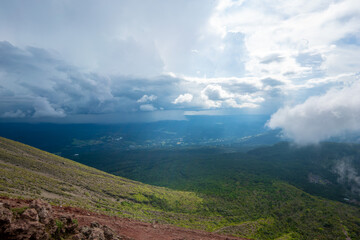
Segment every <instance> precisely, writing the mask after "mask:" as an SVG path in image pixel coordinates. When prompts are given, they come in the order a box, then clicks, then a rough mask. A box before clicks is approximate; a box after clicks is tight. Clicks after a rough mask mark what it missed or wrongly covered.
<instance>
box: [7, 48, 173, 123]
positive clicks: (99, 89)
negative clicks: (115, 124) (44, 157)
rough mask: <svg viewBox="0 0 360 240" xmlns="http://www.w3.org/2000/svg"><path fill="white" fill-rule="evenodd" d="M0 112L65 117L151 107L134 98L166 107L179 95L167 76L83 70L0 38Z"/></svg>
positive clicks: (15, 115) (17, 116)
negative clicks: (150, 97)
mask: <svg viewBox="0 0 360 240" xmlns="http://www.w3.org/2000/svg"><path fill="white" fill-rule="evenodd" d="M0 56H1V58H0V99H1V104H0V114H1V116H2V117H4V118H26V117H28V118H40V117H65V116H68V115H77V114H111V113H119V112H136V111H138V110H141V109H146V110H148V109H150V106H147V107H144V106H141V104H140V103H139V102H137V100H138V99H140V98H141V97H143V96H144V95H154V96H156V99H154V101H153V102H152V105H151V106H152V109H154V110H155V109H163V108H168V107H170V105H171V101H172V100H173V98H176V97H177V95H178V94H179V93H178V91H179V90H176V89H179V88H178V87H177V85H178V84H179V82H180V81H179V80H178V79H176V78H172V77H170V76H160V77H157V78H151V79H146V78H134V77H125V76H112V77H107V76H100V75H99V74H95V73H87V72H82V71H81V70H79V69H77V68H76V67H73V66H70V65H68V64H66V63H65V62H64V61H62V60H60V59H59V57H58V56H57V55H55V54H52V53H50V52H48V51H46V50H44V49H39V48H26V49H24V50H23V49H20V48H17V47H15V46H13V45H12V44H10V43H9V42H0Z"/></svg>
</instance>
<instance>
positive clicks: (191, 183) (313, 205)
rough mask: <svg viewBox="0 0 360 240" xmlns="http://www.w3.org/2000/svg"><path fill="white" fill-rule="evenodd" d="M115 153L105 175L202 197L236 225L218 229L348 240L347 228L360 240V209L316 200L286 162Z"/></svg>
mask: <svg viewBox="0 0 360 240" xmlns="http://www.w3.org/2000/svg"><path fill="white" fill-rule="evenodd" d="M113 155H114V156H113V157H114V158H113V159H114V160H112V162H108V163H106V162H104V163H103V166H104V169H105V170H106V171H109V172H112V173H114V174H118V175H122V176H126V177H129V178H132V179H136V180H138V181H142V182H146V183H149V184H154V185H158V186H166V187H170V188H172V189H178V190H186V191H193V192H197V193H199V194H203V196H204V199H205V201H204V203H203V205H204V207H205V208H207V209H208V211H209V212H212V213H213V212H216V213H218V214H220V215H221V216H223V217H224V220H223V221H224V222H225V224H224V225H231V227H226V228H222V229H221V228H220V226H218V227H219V229H217V230H218V231H222V232H233V233H239V234H240V233H241V232H242V233H247V235H246V236H248V237H254V238H258V239H276V238H278V237H281V236H286V235H287V233H290V235H292V236H296V237H297V238H300V239H345V238H346V237H345V234H344V230H345V229H347V231H348V234H349V235H350V236H352V239H359V236H360V212H359V208H358V207H353V206H349V205H347V204H343V203H340V202H336V201H330V200H327V199H323V198H319V197H315V196H312V195H310V194H308V193H306V192H304V191H301V190H300V189H298V188H296V187H294V186H292V185H290V184H288V183H286V182H284V180H282V179H285V177H283V175H284V174H285V175H284V176H288V175H286V174H287V173H286V172H285V171H286V169H283V168H282V167H280V166H281V165H282V164H283V163H282V162H276V164H279V166H277V165H275V166H274V164H273V163H271V162H269V161H267V160H259V159H257V158H255V157H252V156H251V155H248V154H245V153H231V154H217V153H216V152H213V151H212V150H211V149H210V150H205V149H204V150H196V151H192V150H189V151H132V152H128V153H125V152H124V153H122V155H118V154H115V153H114V154H113ZM116 156H117V158H118V159H116ZM119 156H121V157H119ZM268 159H269V158H268ZM106 166H109V167H108V168H106ZM110 166H112V168H110ZM276 166H277V167H276ZM299 167H300V166H297V168H298V169H299V170H300V168H299ZM289 174H290V175H291V173H289ZM305 176H307V175H305ZM287 236H289V235H287Z"/></svg>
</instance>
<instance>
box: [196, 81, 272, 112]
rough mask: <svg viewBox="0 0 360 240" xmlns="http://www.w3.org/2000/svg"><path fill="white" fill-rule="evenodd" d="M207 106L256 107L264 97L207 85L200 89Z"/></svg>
mask: <svg viewBox="0 0 360 240" xmlns="http://www.w3.org/2000/svg"><path fill="white" fill-rule="evenodd" d="M201 97H202V98H203V99H204V101H205V105H206V106H207V107H208V108H220V107H223V108H256V107H258V106H259V103H261V102H263V101H264V100H265V99H264V98H262V97H260V96H256V94H238V93H232V92H229V91H227V90H225V89H223V87H222V86H220V85H211V84H210V85H208V86H206V87H205V88H204V89H203V90H202V91H201Z"/></svg>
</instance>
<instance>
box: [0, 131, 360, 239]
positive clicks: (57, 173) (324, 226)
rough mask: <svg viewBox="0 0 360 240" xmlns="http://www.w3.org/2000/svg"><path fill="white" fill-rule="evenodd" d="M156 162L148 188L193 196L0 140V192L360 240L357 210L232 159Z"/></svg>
mask: <svg viewBox="0 0 360 240" xmlns="http://www.w3.org/2000/svg"><path fill="white" fill-rule="evenodd" d="M191 155H192V154H191V153H190V155H189V156H191ZM240 158H241V156H240ZM163 159H164V160H163V161H162V162H161V163H159V164H158V166H156V167H155V166H146V167H147V172H148V173H149V174H148V175H149V176H150V177H151V178H152V181H149V182H154V183H156V184H159V185H163V186H165V185H169V186H171V187H172V188H177V189H183V190H189V191H194V192H197V193H193V192H184V191H174V190H169V189H166V188H161V187H153V186H149V185H146V184H142V183H139V182H135V181H131V180H128V179H124V178H121V177H116V176H113V175H110V174H107V173H104V172H101V171H98V170H95V169H93V168H90V167H86V166H84V165H81V164H78V163H75V162H73V161H70V160H67V159H64V158H61V157H58V156H55V155H52V154H49V153H46V152H43V151H40V150H38V149H35V148H32V147H29V146H27V145H23V144H20V143H17V142H14V141H11V140H7V139H3V138H0V166H1V167H0V176H1V177H0V191H1V192H2V194H10V195H12V196H26V197H42V198H47V199H48V200H50V201H52V202H54V203H60V202H61V203H62V204H71V205H75V206H81V207H84V208H88V209H92V210H98V211H103V212H107V213H109V214H117V215H121V216H126V217H132V218H137V219H142V220H145V221H151V220H152V219H157V220H160V221H162V222H167V223H172V224H176V225H179V226H186V227H192V228H200V229H207V230H213V231H217V232H223V233H232V234H236V235H239V236H246V237H252V238H256V239H345V238H346V236H345V234H344V231H347V232H348V235H349V236H351V237H352V239H360V230H359V229H360V212H359V208H356V207H352V206H348V205H345V204H342V203H339V202H334V201H329V200H325V199H321V198H318V197H314V196H311V195H309V194H307V193H305V192H303V191H301V190H299V189H297V188H295V187H293V186H291V185H289V184H287V183H285V182H282V181H279V180H274V179H273V178H268V177H264V176H261V175H257V174H254V173H251V172H243V171H241V168H238V169H234V168H233V167H232V166H234V161H238V159H228V160H224V159H213V161H211V162H204V161H209V160H208V159H201V158H199V159H197V160H196V159H194V158H190V157H189V158H188V159H181V158H180V157H179V159H178V160H177V161H172V162H167V161H166V159H165V157H164V158H163ZM243 163H244V164H246V162H245V161H244V162H243ZM189 166H191V167H189ZM204 166H206V167H204ZM142 171H143V170H142ZM234 171H236V173H237V174H234ZM137 176H138V178H141V177H140V176H141V171H139V172H138V175H137Z"/></svg>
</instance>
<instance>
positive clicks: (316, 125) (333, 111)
mask: <svg viewBox="0 0 360 240" xmlns="http://www.w3.org/2000/svg"><path fill="white" fill-rule="evenodd" d="M359 92H360V84H359V83H354V84H353V85H351V86H347V87H344V88H342V89H336V88H335V89H332V90H330V91H328V92H327V93H326V94H324V95H321V96H315V97H310V98H308V99H307V100H306V101H305V102H304V103H302V104H298V105H295V106H293V107H290V106H287V107H284V108H281V109H279V110H278V111H277V112H276V113H274V114H273V115H272V116H271V119H270V120H269V122H268V124H267V125H268V126H269V127H270V128H273V129H274V128H281V129H282V130H283V133H284V135H285V136H286V137H289V138H292V139H293V140H294V141H295V142H297V143H299V144H310V143H318V142H320V141H322V140H326V139H328V138H330V137H335V136H340V135H342V134H346V133H347V132H353V131H360V95H359Z"/></svg>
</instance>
